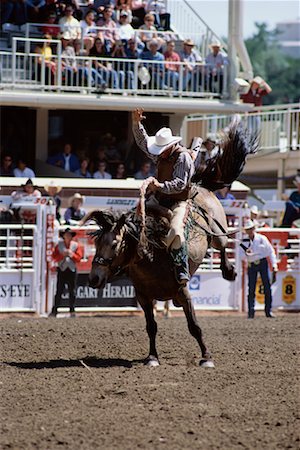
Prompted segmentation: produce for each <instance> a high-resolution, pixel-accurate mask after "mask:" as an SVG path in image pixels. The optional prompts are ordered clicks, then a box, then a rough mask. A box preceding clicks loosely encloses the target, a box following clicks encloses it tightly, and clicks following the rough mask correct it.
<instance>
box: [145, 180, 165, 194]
mask: <svg viewBox="0 0 300 450" xmlns="http://www.w3.org/2000/svg"><path fill="white" fill-rule="evenodd" d="M161 188H162V183H160V182H159V181H157V179H156V178H153V180H152V181H151V183H150V184H149V186H148V189H149V191H151V192H156V191H158V190H159V189H161Z"/></svg>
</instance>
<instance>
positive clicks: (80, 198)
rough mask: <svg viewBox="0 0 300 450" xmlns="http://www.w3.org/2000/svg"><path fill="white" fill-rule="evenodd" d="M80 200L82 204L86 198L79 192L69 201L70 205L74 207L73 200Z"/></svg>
mask: <svg viewBox="0 0 300 450" xmlns="http://www.w3.org/2000/svg"><path fill="white" fill-rule="evenodd" d="M75 199H78V200H81V203H83V202H84V200H85V197H84V196H83V195H81V194H79V193H78V192H76V194H74V195H72V197H71V198H70V199H69V205H70V206H72V203H73V200H75Z"/></svg>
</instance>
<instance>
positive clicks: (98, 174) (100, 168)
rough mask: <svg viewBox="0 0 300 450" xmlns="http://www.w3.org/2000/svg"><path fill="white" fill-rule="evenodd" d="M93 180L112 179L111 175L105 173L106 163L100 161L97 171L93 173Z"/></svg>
mask: <svg viewBox="0 0 300 450" xmlns="http://www.w3.org/2000/svg"><path fill="white" fill-rule="evenodd" d="M93 178H97V179H100V180H110V179H111V178H112V176H111V174H110V173H108V172H106V162H105V161H100V162H99V163H98V170H97V171H96V172H95V173H94V175H93Z"/></svg>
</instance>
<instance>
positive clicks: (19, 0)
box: [1, 0, 27, 31]
mask: <svg viewBox="0 0 300 450" xmlns="http://www.w3.org/2000/svg"><path fill="white" fill-rule="evenodd" d="M26 22H27V8H26V3H25V2H24V0H4V1H1V25H3V24H11V23H14V24H15V25H17V26H20V25H24V23H26ZM5 29H6V27H5V28H3V31H5ZM7 29H8V30H9V29H10V27H9V26H8V28H7Z"/></svg>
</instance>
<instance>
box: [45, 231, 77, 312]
mask: <svg viewBox="0 0 300 450" xmlns="http://www.w3.org/2000/svg"><path fill="white" fill-rule="evenodd" d="M60 235H61V237H62V239H61V240H60V241H59V243H58V244H57V245H56V247H55V248H54V252H53V259H54V261H56V262H57V263H58V268H57V286H56V294H55V300H54V306H53V308H52V311H51V316H54V317H56V314H57V308H58V307H59V305H60V301H61V296H62V294H63V291H64V288H65V285H67V287H68V291H69V307H70V313H71V316H74V315H75V308H74V305H75V300H76V277H77V270H76V263H78V262H79V261H80V260H81V259H82V257H83V252H82V247H81V246H80V245H79V243H78V242H76V241H74V240H73V238H74V236H76V233H75V231H72V230H71V229H70V228H66V229H65V230H63V231H62V232H61V233H60Z"/></svg>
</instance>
